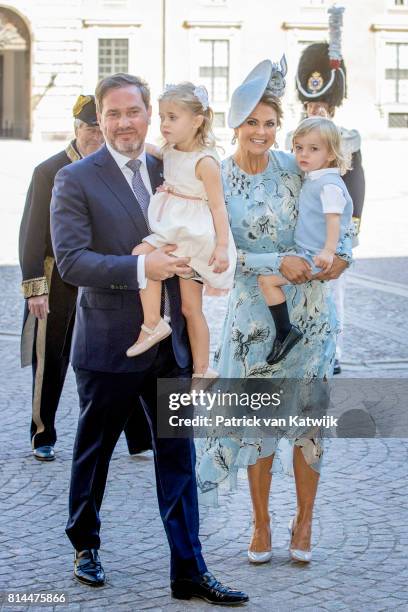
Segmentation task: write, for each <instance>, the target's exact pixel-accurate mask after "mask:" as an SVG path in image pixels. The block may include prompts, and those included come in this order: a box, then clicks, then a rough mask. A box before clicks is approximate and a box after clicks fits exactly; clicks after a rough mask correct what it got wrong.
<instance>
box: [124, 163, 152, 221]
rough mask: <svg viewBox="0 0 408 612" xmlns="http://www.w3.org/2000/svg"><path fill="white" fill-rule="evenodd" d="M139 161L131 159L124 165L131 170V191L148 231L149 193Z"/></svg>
mask: <svg viewBox="0 0 408 612" xmlns="http://www.w3.org/2000/svg"><path fill="white" fill-rule="evenodd" d="M141 163H142V162H141V160H140V159H131V160H129V161H128V162H127V164H126V165H127V167H128V168H130V169H131V171H132V172H133V176H132V189H133V193H134V194H135V196H136V199H137V201H138V203H139V206H140V208H141V210H142V213H143V216H144V218H145V220H146V223H147V227H148V229H149V232H150V227H149V221H148V215H147V209H148V208H149V202H150V193H149V192H148V191H147V189H146V186H145V184H144V182H143V179H142V175H141V174H140V166H141Z"/></svg>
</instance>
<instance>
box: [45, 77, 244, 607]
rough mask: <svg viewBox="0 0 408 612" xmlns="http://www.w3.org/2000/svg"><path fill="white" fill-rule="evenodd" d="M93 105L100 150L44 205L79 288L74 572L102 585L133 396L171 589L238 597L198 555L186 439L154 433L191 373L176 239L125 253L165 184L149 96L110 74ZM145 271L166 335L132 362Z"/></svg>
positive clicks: (136, 82)
mask: <svg viewBox="0 0 408 612" xmlns="http://www.w3.org/2000/svg"><path fill="white" fill-rule="evenodd" d="M96 102H97V109H98V121H99V124H100V127H101V130H102V132H103V134H104V137H105V141H106V146H105V147H103V148H102V149H101V150H100V151H98V152H97V153H95V154H93V155H90V156H89V157H87V158H86V159H84V160H81V161H79V162H77V163H76V164H73V165H71V166H66V167H65V168H63V169H62V170H61V171H60V172H59V173H58V174H57V177H56V180H55V186H54V191H53V198H52V205H51V228H52V240H53V245H54V250H55V254H56V259H57V264H58V268H59V271H60V273H61V276H62V278H63V279H64V280H65V281H66V282H68V283H71V284H73V285H76V286H78V287H79V292H78V302H77V318H76V322H75V328H74V335H73V344H72V353H71V360H72V365H73V367H74V370H75V375H76V380H77V387H78V393H79V399H80V416H79V422H78V430H77V435H76V440H75V446H74V453H73V463H72V476H71V489H70V497H69V519H68V524H67V529H66V532H67V535H68V537H69V539H70V540H71V543H72V544H73V546H74V548H75V561H74V575H75V577H76V578H77V579H78V580H79V581H80V582H83V583H85V584H88V585H91V586H100V585H102V584H104V582H105V574H104V571H103V568H102V565H101V562H100V559H99V555H98V550H99V547H100V538H99V530H100V518H99V511H100V508H101V504H102V499H103V494H104V490H105V485H106V479H107V474H108V469H109V462H110V458H111V456H112V453H113V450H114V448H115V445H116V443H117V440H118V438H119V435H120V433H121V431H122V430H123V428H124V426H125V424H126V421H127V420H128V418H129V416H130V415H131V414H132V411H134V410H135V406H136V402H137V400H138V397H140V398H141V400H142V402H143V406H144V409H145V412H146V415H147V418H148V421H149V424H150V427H151V430H152V438H153V449H154V456H155V467H156V483H157V496H158V502H159V509H160V514H161V517H162V520H163V523H164V528H165V530H166V535H167V538H168V541H169V545H170V550H171V589H172V594H173V596H174V597H176V598H179V599H190V598H191V597H193V596H198V597H201V598H203V599H205V600H206V601H209V602H210V603H224V604H229V603H231V604H234V603H240V602H244V601H247V599H248V597H247V595H245V593H242V592H240V591H236V590H232V589H229V588H228V587H225V586H223V585H222V584H221V583H220V582H218V581H217V580H216V579H215V578H214V576H212V574H210V573H209V572H208V571H207V567H206V565H205V562H204V559H203V557H202V554H201V544H200V540H199V535H198V530H199V519H198V505H197V490H196V480H195V452H194V443H193V442H192V441H191V440H188V439H162V438H158V437H157V423H156V381H157V379H158V378H168V377H182V376H183V375H184V376H189V375H190V373H191V356H190V349H189V344H188V338H187V334H186V328H185V322H184V318H183V316H182V313H181V303H180V294H179V286H178V280H177V278H176V277H175V274H186V273H187V274H188V273H189V272H190V268H189V267H188V265H187V264H188V259H187V258H180V259H176V258H174V257H173V256H171V251H172V250H174V248H175V246H174V245H168V246H166V247H164V248H162V249H158V250H156V251H154V252H153V253H151V254H149V255H147V256H145V257H144V256H139V257H137V256H133V255H130V253H131V251H132V248H133V247H134V246H135V245H136V244H138V243H140V242H141V241H142V239H143V238H144V236H146V235H147V234H148V233H149V231H148V228H147V223H146V212H147V205H148V200H149V197H150V195H151V194H152V193H153V192H154V190H155V189H156V188H157V187H158V185H160V184H161V183H162V181H163V178H162V166H161V162H159V161H158V160H157V159H155V158H153V157H150V156H149V155H146V153H145V150H144V141H145V137H146V133H147V128H148V124H149V123H150V117H151V106H150V92H149V89H148V86H147V84H146V83H145V82H144V81H143V80H141V79H139V78H137V77H133V76H130V75H125V74H117V75H113V76H111V77H107V78H106V79H103V80H102V81H100V83H99V84H98V87H97V89H96ZM135 160H136V162H135ZM146 278H149V279H152V280H162V281H165V283H164V286H165V298H166V299H164V300H163V302H164V303H165V304H168V306H169V312H167V314H168V315H170V322H171V326H172V334H171V336H170V337H169V338H167V339H166V340H164V341H162V342H161V343H160V344H158V345H156V346H154V347H152V348H151V349H150V350H149V351H147V352H146V353H144V354H143V355H141V356H139V357H136V358H133V359H129V358H127V357H126V354H125V353H126V349H127V347H128V346H129V340H132V339H133V338H136V337H137V336H138V334H139V331H140V326H141V323H142V314H143V313H142V308H141V304H140V299H139V289H140V288H143V287H144V285H145V282H146ZM165 310H166V309H165ZM164 314H166V312H165V313H164Z"/></svg>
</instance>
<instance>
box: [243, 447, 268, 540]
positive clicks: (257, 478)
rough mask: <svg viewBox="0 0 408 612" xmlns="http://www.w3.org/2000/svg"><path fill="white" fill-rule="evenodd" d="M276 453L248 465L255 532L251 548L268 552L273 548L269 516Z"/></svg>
mask: <svg viewBox="0 0 408 612" xmlns="http://www.w3.org/2000/svg"><path fill="white" fill-rule="evenodd" d="M273 458H274V455H271V456H270V457H263V458H262V459H258V461H257V462H256V463H255V464H254V465H249V466H248V482H249V491H250V494H251V500H252V510H253V527H254V530H253V534H252V539H251V543H250V545H249V550H251V551H252V552H266V551H268V550H271V526H270V516H269V493H270V490H271V482H272V474H271V468H272V463H273Z"/></svg>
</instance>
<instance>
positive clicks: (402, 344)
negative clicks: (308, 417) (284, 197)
mask: <svg viewBox="0 0 408 612" xmlns="http://www.w3.org/2000/svg"><path fill="white" fill-rule="evenodd" d="M406 263H407V260H406V259H405V260H403V259H401V260H400V261H397V260H388V261H377V262H376V261H374V260H364V261H359V262H357V264H356V266H355V269H354V271H353V275H352V276H351V277H350V283H349V290H348V304H347V306H348V308H347V312H348V323H347V329H346V333H345V357H344V376H353V377H356V376H357V377H360V376H361V377H373V378H374V377H407V376H408V343H407V335H406V331H405V328H404V325H405V317H406V304H407V297H408V284H407V281H408V279H407V278H406V269H407V266H406ZM391 268H392V270H393V274H391ZM398 268H400V269H401V274H400V275H399V274H398ZM377 271H378V277H377V278H376V276H377ZM403 271H404V272H403ZM404 275H405V278H404ZM18 282H19V273H18V271H17V269H16V268H15V267H3V268H0V286H1V287H2V295H3V298H4V303H3V309H2V314H1V316H0V359H1V363H2V368H1V382H2V384H1V398H0V402H1V414H2V427H1V430H0V443H1V448H2V462H1V467H0V544H1V546H0V561H1V563H0V591H3V592H19V593H22V592H43V593H46V592H55V593H56V592H58V593H61V592H64V593H65V594H66V596H67V598H68V602H69V603H68V604H66V605H58V606H54V607H52V606H49V607H41V608H39V607H38V609H39V610H40V609H41V610H53V609H54V610H57V611H58V610H60V611H62V610H69V611H72V612H73V611H76V610H102V609H105V608H106V609H110V610H114V611H115V612H116V611H126V612H127V611H130V612H138V611H141V610H148V609H149V610H156V611H159V610H164V609H166V610H170V611H174V612H176V611H180V612H181V611H184V610H186V611H189V610H194V611H196V610H197V611H198V610H204V609H206V610H207V609H209V607H208V606H206V605H205V604H203V603H200V602H199V601H197V600H196V601H191V602H186V603H185V604H181V603H178V602H176V601H174V600H172V599H171V598H170V596H169V585H168V565H169V555H168V548H167V543H166V540H165V537H164V532H163V529H162V524H161V521H160V518H159V513H158V509H157V505H156V496H155V485H154V474H153V463H152V459H150V458H143V457H141V458H139V459H136V460H135V459H131V458H130V457H129V456H128V455H127V452H126V445H125V443H124V440H123V439H121V440H120V443H119V444H118V447H117V449H116V451H115V454H114V457H113V460H112V463H111V470H110V475H109V483H108V488H107V494H106V498H105V500H104V504H103V507H102V525H103V527H102V560H103V563H104V566H105V569H106V571H107V575H108V583H107V585H106V586H105V587H103V588H101V589H98V590H92V589H89V588H87V587H84V586H81V585H79V584H78V583H76V582H75V581H74V580H73V578H72V550H71V547H70V544H69V542H68V540H67V539H66V537H65V535H64V527H65V521H66V514H67V490H68V481H69V470H70V461H71V449H72V444H73V437H74V433H75V427H76V420H77V415H78V402H77V396H76V390H75V385H74V380H73V376H72V374H71V373H70V375H69V378H68V381H67V384H66V387H65V389H64V393H63V398H62V402H61V406H60V409H59V412H58V415H57V417H58V418H57V430H58V434H59V440H58V442H57V446H56V452H57V460H56V461H55V462H53V463H50V464H42V463H39V462H35V461H34V459H33V458H32V456H31V451H30V445H29V437H28V426H29V420H30V405H29V403H30V402H29V395H30V371H29V369H25V370H21V369H20V368H19V364H18V349H19V344H18V335H17V334H18V332H19V326H20V317H21V298H20V297H19V293H18ZM384 304H385V305H386V307H385V308H384ZM224 308H225V302H223V301H222V300H218V301H214V300H212V302H211V305H210V306H209V307H208V310H209V312H210V320H211V325H212V330H213V336H214V337H216V336H217V333H218V332H219V329H220V327H221V325H222V317H223V309H224ZM404 315H405V316H404ZM407 454H408V443H407V441H406V440H401V439H400V440H397V439H349V440H330V441H328V442H327V446H326V455H325V465H324V470H323V474H322V478H321V484H320V491H319V495H318V499H317V505H316V511H315V521H314V532H313V547H314V551H313V555H314V559H313V562H312V563H311V564H310V565H309V566H306V567H302V566H299V565H295V564H292V563H291V562H290V561H289V560H288V553H287V546H288V536H287V528H286V527H287V524H288V521H289V519H290V518H291V517H292V516H293V514H294V511H295V491H294V482H293V480H292V479H291V478H288V477H284V476H280V475H277V476H274V482H273V491H272V496H271V504H270V505H271V510H272V517H273V518H272V527H273V529H272V531H273V550H274V555H273V559H272V562H271V563H270V564H267V565H264V566H258V567H257V566H251V565H249V564H248V562H247V560H246V549H247V545H248V541H249V538H250V533H251V514H250V503H249V496H248V486H247V481H246V479H245V476H244V475H242V477H241V478H240V479H239V487H238V491H237V492H234V493H231V492H226V493H225V494H224V495H223V496H222V498H221V504H222V505H221V507H220V508H219V509H212V508H211V509H208V508H207V509H202V511H201V538H202V543H203V548H204V552H205V556H206V560H207V563H208V565H209V567H210V568H211V570H212V571H213V572H214V573H215V574H216V575H217V576H218V577H220V578H221V579H222V580H224V581H225V582H226V583H227V584H231V585H237V586H239V587H240V588H242V589H245V590H246V591H247V592H249V594H250V596H251V601H250V603H249V604H248V605H247V606H246V608H247V609H249V610H254V611H255V610H256V611H258V610H259V611H263V610H265V611H272V610H274V611H275V610H276V611H281V610H282V611H285V612H286V611H289V610H299V609H303V610H356V611H361V610H364V611H371V610H372V611H380V610H396V609H398V610H407V609H408V563H407V547H408V535H407V534H408V512H407V509H408V508H407V505H408V502H407V500H408V496H407V493H408V491H407V464H408V463H407V459H408V457H407ZM25 609H27V610H28V609H37V607H34V606H32V607H31V608H28V607H24V606H14V607H11V606H9V605H6V604H4V605H3V607H2V608H1V610H25ZM215 609H217V608H215Z"/></svg>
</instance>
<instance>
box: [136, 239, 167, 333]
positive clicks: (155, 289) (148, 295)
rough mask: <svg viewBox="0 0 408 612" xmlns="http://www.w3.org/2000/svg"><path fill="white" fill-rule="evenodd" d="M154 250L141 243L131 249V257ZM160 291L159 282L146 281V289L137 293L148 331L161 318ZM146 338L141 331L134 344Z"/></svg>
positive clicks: (150, 246)
mask: <svg viewBox="0 0 408 612" xmlns="http://www.w3.org/2000/svg"><path fill="white" fill-rule="evenodd" d="M154 250H155V248H154V247H153V246H152V245H151V244H148V243H147V242H142V243H141V244H138V245H137V246H136V247H135V248H134V249H133V251H132V255H148V254H149V253H151V252H152V251H154ZM161 290H162V284H161V281H153V280H150V279H148V280H147V286H146V289H140V291H139V296H140V301H141V302H142V308H143V323H144V324H145V325H146V327H149V328H150V329H153V328H154V327H156V325H157V324H158V322H159V321H160V318H161V315H160V304H161ZM146 337H147V334H146V332H144V331H143V330H142V329H141V330H140V334H139V337H138V339H137V340H136V344H138V343H139V342H143V340H145V339H146Z"/></svg>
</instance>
